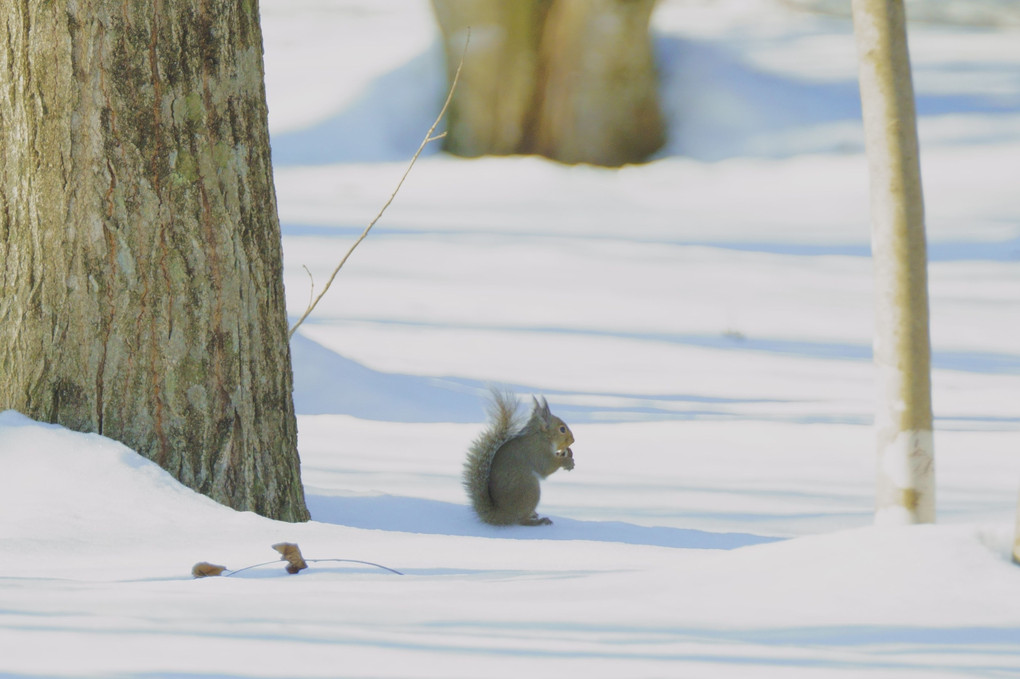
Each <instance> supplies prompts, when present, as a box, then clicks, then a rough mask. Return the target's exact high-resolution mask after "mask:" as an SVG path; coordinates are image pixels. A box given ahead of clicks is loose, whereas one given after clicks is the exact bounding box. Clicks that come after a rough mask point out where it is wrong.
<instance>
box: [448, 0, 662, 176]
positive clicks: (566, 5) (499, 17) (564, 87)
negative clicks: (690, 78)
mask: <svg viewBox="0 0 1020 679" xmlns="http://www.w3.org/2000/svg"><path fill="white" fill-rule="evenodd" d="M654 7H655V0H514V2H505V1H504V0H433V9H434V11H435V15H436V18H437V20H438V22H439V26H440V29H441V31H442V33H443V38H444V40H443V43H444V46H445V51H446V56H447V64H448V67H449V70H450V72H451V74H452V71H453V69H455V68H456V66H457V64H458V62H459V61H460V56H461V54H462V52H463V47H464V39H465V35H466V31H467V29H468V28H469V27H470V29H471V44H470V46H469V48H468V54H467V57H466V58H465V60H464V68H463V71H462V73H461V80H460V85H459V86H458V88H457V92H456V94H455V95H454V98H453V101H452V103H451V107H450V113H449V125H448V128H449V129H448V131H449V134H448V136H447V137H446V149H447V150H448V151H450V152H452V153H455V154H458V155H464V156H478V155H483V154H494V155H508V154H514V153H536V154H540V155H544V156H547V157H549V158H553V159H554V160H559V161H561V162H565V163H592V164H595V165H607V166H618V165H623V164H625V163H632V162H640V161H643V160H646V159H647V158H648V156H649V155H651V154H652V153H654V152H655V151H656V150H658V149H659V147H661V146H662V144H663V142H664V141H665V125H664V122H663V117H662V114H661V111H660V108H659V98H658V78H657V74H656V69H655V59H654V53H653V50H652V41H651V36H650V34H649V24H650V22H651V16H652V10H653V9H654Z"/></svg>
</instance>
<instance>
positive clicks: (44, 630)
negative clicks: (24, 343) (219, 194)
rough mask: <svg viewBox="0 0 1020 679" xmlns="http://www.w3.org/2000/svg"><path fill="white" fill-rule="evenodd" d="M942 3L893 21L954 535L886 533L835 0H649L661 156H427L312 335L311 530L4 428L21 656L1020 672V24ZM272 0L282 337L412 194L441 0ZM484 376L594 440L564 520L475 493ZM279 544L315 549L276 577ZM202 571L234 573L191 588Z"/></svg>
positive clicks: (303, 372)
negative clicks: (662, 125)
mask: <svg viewBox="0 0 1020 679" xmlns="http://www.w3.org/2000/svg"><path fill="white" fill-rule="evenodd" d="M926 3H928V4H926ZM831 4H832V3H829V5H831ZM951 4H952V3H946V2H936V1H935V0H917V1H916V2H912V3H910V4H909V5H908V11H910V8H913V7H922V6H924V7H926V8H929V10H930V11H927V13H926V14H925V16H926V17H928V18H929V19H931V20H930V22H923V23H922V22H919V23H915V24H912V25H911V27H910V30H911V33H910V44H911V58H912V61H913V65H914V74H915V84H916V90H917V97H918V109H919V113H920V130H921V144H922V171H923V179H924V188H925V196H926V211H927V225H928V233H929V255H930V262H931V263H930V267H929V276H930V286H931V312H932V341H933V365H934V371H933V383H934V404H935V406H934V407H935V415H936V427H935V433H934V437H935V454H936V469H937V503H938V515H939V523H938V524H937V525H934V526H915V527H884V526H883V527H876V526H873V525H872V524H873V513H874V508H873V504H874V484H875V465H876V451H875V436H874V433H873V430H872V420H873V417H874V391H875V387H874V381H875V375H874V370H873V368H872V365H871V360H870V346H871V334H872V333H871V331H872V320H871V315H872V296H873V285H872V279H871V264H870V260H869V257H868V240H869V235H868V231H869V227H868V211H867V202H868V195H867V172H866V162H865V158H864V156H863V151H862V146H861V139H862V135H861V130H860V108H859V102H858V99H857V92H856V82H855V75H856V70H855V69H856V66H855V58H856V55H855V53H854V49H855V48H854V43H853V36H852V32H851V26H850V24H849V22H848V20H847V18H846V17H845V16H844V15H843V14H842V13H841V12H839V11H833V12H831V13H811V12H806V11H803V10H802V9H798V8H802V7H804V6H815V7H822V8H825V7H827V6H828V5H826V3H824V2H816V3H813V2H789V1H787V2H781V1H779V0H711V1H710V0H666V1H664V2H663V3H662V4H661V5H660V7H659V8H658V10H657V12H656V15H655V19H654V24H655V31H656V40H657V49H658V53H659V58H660V70H661V75H662V81H663V95H664V105H665V107H666V109H667V112H668V114H669V116H670V120H671V128H670V129H671V137H670V142H669V144H668V146H667V148H666V149H664V150H663V151H662V152H661V153H660V154H659V155H658V156H657V158H656V159H655V160H654V161H653V162H651V163H648V164H646V165H641V166H633V167H627V168H624V169H621V170H604V169H597V168H592V167H585V166H580V167H568V166H561V165H557V164H554V163H550V162H547V161H544V160H541V159H537V158H521V157H514V158H484V159H477V160H464V159H457V158H452V157H448V156H446V155H445V154H442V153H440V151H439V148H438V146H437V145H435V144H433V145H432V146H430V148H429V149H428V150H427V151H426V155H424V156H423V157H422V159H421V160H420V161H419V163H418V164H417V165H416V166H415V168H414V170H413V172H412V174H411V176H410V178H409V179H408V182H407V184H406V185H405V186H404V188H403V189H402V190H401V192H400V194H399V195H398V196H397V198H396V200H395V202H394V203H393V206H392V207H391V208H390V210H389V211H388V212H387V213H386V214H385V216H384V217H383V219H382V220H381V221H380V222H379V224H378V226H377V227H376V230H375V231H373V233H372V234H371V235H370V236H369V238H368V239H367V240H366V241H365V242H364V243H363V244H362V246H361V247H360V248H359V249H358V250H357V251H356V252H355V254H354V256H353V257H352V258H351V260H350V261H349V263H348V264H347V266H346V267H345V269H344V270H343V271H342V272H341V274H340V276H339V277H338V278H337V281H336V283H335V285H334V288H333V289H332V290H331V291H330V292H329V294H328V295H327V296H326V298H325V299H324V301H323V303H322V304H321V305H320V307H319V308H318V309H317V310H316V312H315V313H314V314H313V315H312V316H311V318H310V319H309V320H308V321H307V322H306V323H305V325H303V326H302V328H301V330H300V331H299V333H298V334H297V335H296V336H295V339H294V341H293V343H292V351H293V359H294V371H295V403H296V406H297V410H298V413H299V415H298V426H299V448H300V453H301V457H302V475H303V480H304V485H305V492H306V495H307V499H308V505H309V508H310V510H311V512H312V517H313V521H311V522H308V523H306V524H299V525H293V524H286V523H281V522H276V521H271V520H268V519H265V518H262V517H258V516H255V515H253V514H249V513H240V512H236V511H233V510H230V509H227V508H225V507H222V506H220V505H218V504H216V503H215V502H213V501H211V500H209V499H207V498H205V497H202V496H200V495H198V494H196V493H194V492H192V491H190V490H188V489H185V488H183V487H182V486H180V485H179V484H178V483H177V482H175V481H174V480H173V479H172V478H171V477H170V476H169V475H168V474H166V473H165V472H163V471H162V470H160V469H159V468H158V467H156V466H155V465H154V464H152V463H150V462H148V461H146V460H144V459H143V458H142V457H140V456H139V455H137V454H136V453H135V452H133V451H131V450H129V449H127V448H125V447H124V446H122V445H121V444H118V443H116V442H113V441H110V440H109V439H106V438H103V437H101V436H98V435H92V434H79V433H74V432H70V431H67V430H65V429H63V428H60V427H56V426H52V425H45V424H40V423H36V422H33V421H31V420H28V419H27V418H25V417H24V416H22V415H20V414H17V413H14V412H6V413H2V414H0V678H4V679H6V678H7V677H217V678H235V677H259V678H261V677H442V678H444V679H450V678H457V677H465V678H475V677H497V678H498V677H521V676H527V677H586V678H588V677H711V678H713V679H721V678H728V677H755V678H757V677H782V678H783V679H797V678H798V677H806V678H812V679H813V678H816V677H818V678H822V679H828V678H830V677H859V676H865V673H866V676H868V677H869V678H875V679H878V678H882V677H896V678H901V677H904V678H905V677H918V678H922V677H923V678H928V677H1006V676H1020V606H1018V604H1017V602H1018V601H1020V568H1017V567H1015V566H1013V565H1012V564H1011V563H1010V559H1009V552H1010V545H1011V541H1012V533H1013V517H1014V513H1015V508H1016V503H1017V491H1018V487H1020V456H1018V454H1017V441H1018V440H1020V437H1018V434H1020V391H1018V386H1020V385H1018V382H1020V351H1018V349H1017V339H1016V338H1017V337H1018V336H1020V190H1018V178H1020V50H1018V49H1017V48H1016V45H1018V44H1020V27H1018V26H1017V24H1016V22H1015V21H1013V20H1012V18H1010V17H1011V16H1012V15H1009V16H1007V19H1004V20H1003V21H1002V22H994V21H992V22H990V21H988V20H986V19H987V17H989V16H993V15H995V11H996V8H997V7H1000V8H1002V9H1003V11H1006V9H1008V7H1009V3H1004V4H1001V5H997V4H996V3H994V2H983V3H981V7H980V9H981V12H979V13H977V14H974V13H971V14H967V12H957V13H955V14H954V12H953V11H950V10H947V9H945V6H948V5H951ZM261 5H262V16H263V26H264V33H265V58H266V77H267V92H268V96H269V107H270V124H271V132H272V134H273V145H274V162H275V167H276V186H277V194H278V200H279V209H280V215H281V222H282V225H283V235H284V240H283V244H284V256H285V282H286V286H287V294H288V307H289V311H290V314H291V316H292V319H296V317H297V316H298V315H299V314H300V313H301V312H302V311H303V309H304V307H305V305H306V303H307V300H308V296H309V284H310V282H309V277H308V273H307V272H306V268H307V270H308V271H309V272H311V274H312V276H313V279H314V281H315V285H316V290H318V289H320V286H321V285H322V284H323V283H324V281H325V280H326V278H327V276H328V275H329V272H330V271H331V270H332V268H333V266H334V265H335V264H336V262H337V261H338V260H339V258H340V257H341V256H342V255H343V252H344V251H346V248H347V247H348V246H349V245H350V243H351V242H352V241H353V239H354V238H355V237H356V235H357V234H358V233H360V231H361V229H362V228H364V226H365V225H366V224H367V223H368V221H369V220H370V219H371V218H372V217H373V216H374V215H375V213H376V212H377V211H378V210H379V208H380V207H381V205H382V203H383V202H384V201H385V200H386V198H387V197H388V196H389V194H390V193H391V192H392V191H393V188H394V186H395V184H396V181H397V179H398V178H399V176H400V175H401V174H402V173H403V171H404V169H405V168H406V163H407V160H408V159H409V158H410V156H411V154H413V152H414V150H415V149H416V148H417V146H418V144H419V142H420V141H421V138H422V137H423V135H424V133H425V130H427V128H428V126H429V125H430V124H431V122H432V119H433V118H434V116H435V114H436V112H437V111H438V106H439V102H440V101H441V99H442V97H443V96H444V94H445V93H444V92H443V87H444V83H443V64H442V57H441V51H440V50H439V49H438V47H437V42H436V30H435V27H434V26H433V23H432V20H431V17H430V14H429V5H428V3H427V2H425V1H419V0H413V1H412V0H262V2H261ZM957 5H959V6H961V7H963V6H966V3H957ZM936 6H939V7H941V8H942V9H939V8H938V7H936ZM933 7H935V9H938V11H935V10H934V9H930V8H933ZM965 15H966V16H967V17H970V18H969V19H968V20H966V21H963V23H952V22H951V21H949V20H943V19H945V17H952V16H965ZM979 15H980V16H979ZM933 18H934V19H933ZM935 19H938V20H935ZM490 384H498V385H507V386H509V387H510V388H512V389H514V390H516V391H518V392H519V393H521V394H522V395H524V396H530V395H531V394H536V395H537V394H544V395H545V396H546V397H547V398H548V399H549V402H550V405H551V407H552V410H553V412H555V413H557V414H559V415H560V416H561V417H563V418H564V419H565V420H566V421H567V422H568V423H570V425H571V428H572V429H573V432H574V434H575V437H576V439H577V441H576V443H575V445H574V446H573V450H574V454H575V459H576V462H577V467H576V468H575V469H574V470H573V471H570V472H564V471H560V472H558V473H557V474H555V475H553V476H552V477H550V478H549V479H547V480H546V482H545V483H544V484H543V500H542V503H541V505H540V507H539V511H540V512H541V513H543V514H547V515H549V516H551V517H552V518H553V520H554V524H553V525H552V526H546V527H535V528H526V527H514V528H504V529H497V528H493V527H488V526H484V525H481V524H479V523H478V521H477V520H476V519H475V518H474V516H473V515H472V513H471V511H470V508H469V506H468V503H467V500H466V497H465V496H464V492H463V490H462V488H461V486H460V470H461V464H462V461H463V455H464V451H465V449H466V447H467V446H468V444H469V443H470V441H471V440H472V439H473V438H474V437H475V436H476V435H477V433H478V431H479V429H480V427H481V426H482V424H481V423H482V420H483V417H484V396H485V391H486V389H487V387H488V385H490ZM281 541H289V542H296V543H298V544H299V545H300V546H301V548H302V551H303V553H304V555H305V557H306V558H307V559H309V560H311V562H310V566H309V568H308V569H307V570H305V571H302V572H301V573H299V574H297V575H288V574H287V573H286V572H285V571H284V569H283V563H282V562H280V561H278V560H277V558H278V554H277V553H276V552H275V551H274V550H273V549H271V545H273V544H274V543H277V542H281ZM337 559H347V560H349V561H337ZM200 561H209V562H212V563H216V564H221V565H224V566H227V567H228V569H230V570H228V571H227V573H228V574H227V575H226V576H221V577H217V578H206V579H198V580H196V579H193V578H192V577H191V576H190V571H191V567H192V565H193V564H195V563H197V562H200ZM358 562H371V563H358ZM257 564H261V565H258V567H256V568H251V569H248V570H241V569H244V568H246V567H247V566H251V565H257ZM372 564H379V565H385V566H387V567H389V568H392V569H396V570H398V571H400V572H401V573H403V575H397V574H394V573H392V572H390V571H387V570H383V569H381V568H378V567H376V566H374V565H372ZM235 571H237V572H236V573H235Z"/></svg>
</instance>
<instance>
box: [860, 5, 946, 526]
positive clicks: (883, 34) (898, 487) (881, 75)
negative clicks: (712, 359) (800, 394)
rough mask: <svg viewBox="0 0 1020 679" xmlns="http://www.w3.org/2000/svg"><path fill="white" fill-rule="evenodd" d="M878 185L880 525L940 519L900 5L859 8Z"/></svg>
mask: <svg viewBox="0 0 1020 679" xmlns="http://www.w3.org/2000/svg"><path fill="white" fill-rule="evenodd" d="M852 10H853V19H854V33H855V35H856V41H857V51H858V58H859V63H860V88H861V104H862V108H863V113H864V134H865V144H866V148H867V155H868V169H869V173H870V176H871V224H872V230H871V234H872V235H871V243H872V258H873V261H874V267H875V290H876V299H875V343H874V344H875V365H876V368H877V374H878V380H879V385H878V402H877V405H876V416H875V428H876V435H877V444H878V446H877V447H878V475H877V481H878V485H877V506H876V510H877V511H876V521H878V522H879V523H897V524H905V523H906V524H909V523H930V522H933V521H934V520H935V456H934V445H933V439H932V408H931V350H930V340H929V331H928V277H927V254H926V244H925V233H924V202H923V197H922V193H921V169H920V160H919V152H918V140H917V118H916V113H915V110H914V90H913V85H912V83H911V76H910V59H909V54H908V50H907V32H906V18H905V14H904V8H903V0H853V5H852Z"/></svg>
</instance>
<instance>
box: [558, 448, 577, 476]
mask: <svg viewBox="0 0 1020 679" xmlns="http://www.w3.org/2000/svg"><path fill="white" fill-rule="evenodd" d="M556 457H562V458H566V459H564V460H563V464H562V467H563V468H564V469H566V470H567V471H570V470H571V469H573V468H574V451H572V450H571V449H570V447H569V446H568V447H567V448H564V449H563V450H558V451H556Z"/></svg>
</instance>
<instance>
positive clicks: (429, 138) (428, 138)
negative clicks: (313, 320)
mask: <svg viewBox="0 0 1020 679" xmlns="http://www.w3.org/2000/svg"><path fill="white" fill-rule="evenodd" d="M470 42H471V29H468V31H467V38H466V39H465V40H464V51H463V52H462V53H461V56H460V63H459V64H457V70H456V72H455V73H454V74H453V81H452V82H451V83H450V91H449V92H448V93H447V95H446V101H445V102H443V108H441V109H440V110H439V115H437V116H436V120H435V122H433V123H432V127H430V128H429V131H428V132H426V133H425V138H424V139H423V140H422V142H421V145H420V146H418V150H417V151H415V152H414V155H413V156H412V157H411V162H410V163H408V165H407V169H406V170H405V171H404V174H403V176H401V177H400V181H399V182H397V187H396V188H395V189H393V193H391V194H390V197H389V199H388V200H387V201H386V203H385V204H384V205H383V206H382V208H381V209H380V210H379V212H378V213H377V214H376V216H375V217H374V218H373V219H372V221H371V222H369V224H368V226H366V227H365V230H364V231H362V232H361V235H360V236H358V239H357V240H356V241H354V244H353V245H352V246H351V247H350V249H349V250H347V254H345V255H344V256H343V259H341V260H340V263H339V264H337V265H336V268H335V269H333V273H332V274H330V276H329V280H327V281H326V285H325V287H323V289H322V291H321V292H320V293H319V295H318V296H317V297H315V299H314V300H312V301H311V302H310V303H309V305H308V308H307V309H305V312H304V313H303V314H302V315H301V318H299V319H298V320H297V322H296V323H295V324H294V325H293V326H292V327H291V329H290V332H289V333H288V334H287V338H288V339H289V338H291V337H293V336H294V332H295V331H296V330H297V329H298V326H300V325H301V324H302V323H304V322H305V319H306V318H308V316H309V315H310V314H311V313H312V310H314V309H315V307H316V306H318V304H319V300H321V299H322V297H323V296H324V295H325V294H326V292H327V291H328V290H329V286H331V285H332V284H333V279H334V278H336V275H337V274H338V273H340V269H342V268H343V266H344V264H346V263H347V259H348V258H349V257H350V256H351V253H353V252H354V249H355V248H357V247H358V245H360V244H361V241H363V240H365V237H366V236H368V232H369V231H371V230H372V227H373V226H375V224H376V222H378V221H379V219H380V218H381V217H382V216H383V213H384V212H386V209H387V208H388V207H389V206H390V204H391V203H392V202H393V199H394V198H396V197H397V193H399V192H400V187H402V186H403V185H404V180H405V179H407V176H408V175H409V174H411V168H413V167H414V164H415V163H416V162H417V161H418V156H420V155H421V153H422V151H424V150H425V147H426V146H428V144H429V142H433V141H436V140H439V139H442V138H443V137H445V136H446V132H440V133H439V134H435V132H436V128H437V127H439V123H440V121H442V119H443V116H445V115H446V110H447V109H448V108H449V107H450V101H452V100H453V93H454V92H455V91H456V90H457V82H458V81H459V80H460V71H461V68H463V66H464V58H465V57H466V56H467V48H468V43H470ZM308 275H309V276H311V273H309V274H308Z"/></svg>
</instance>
